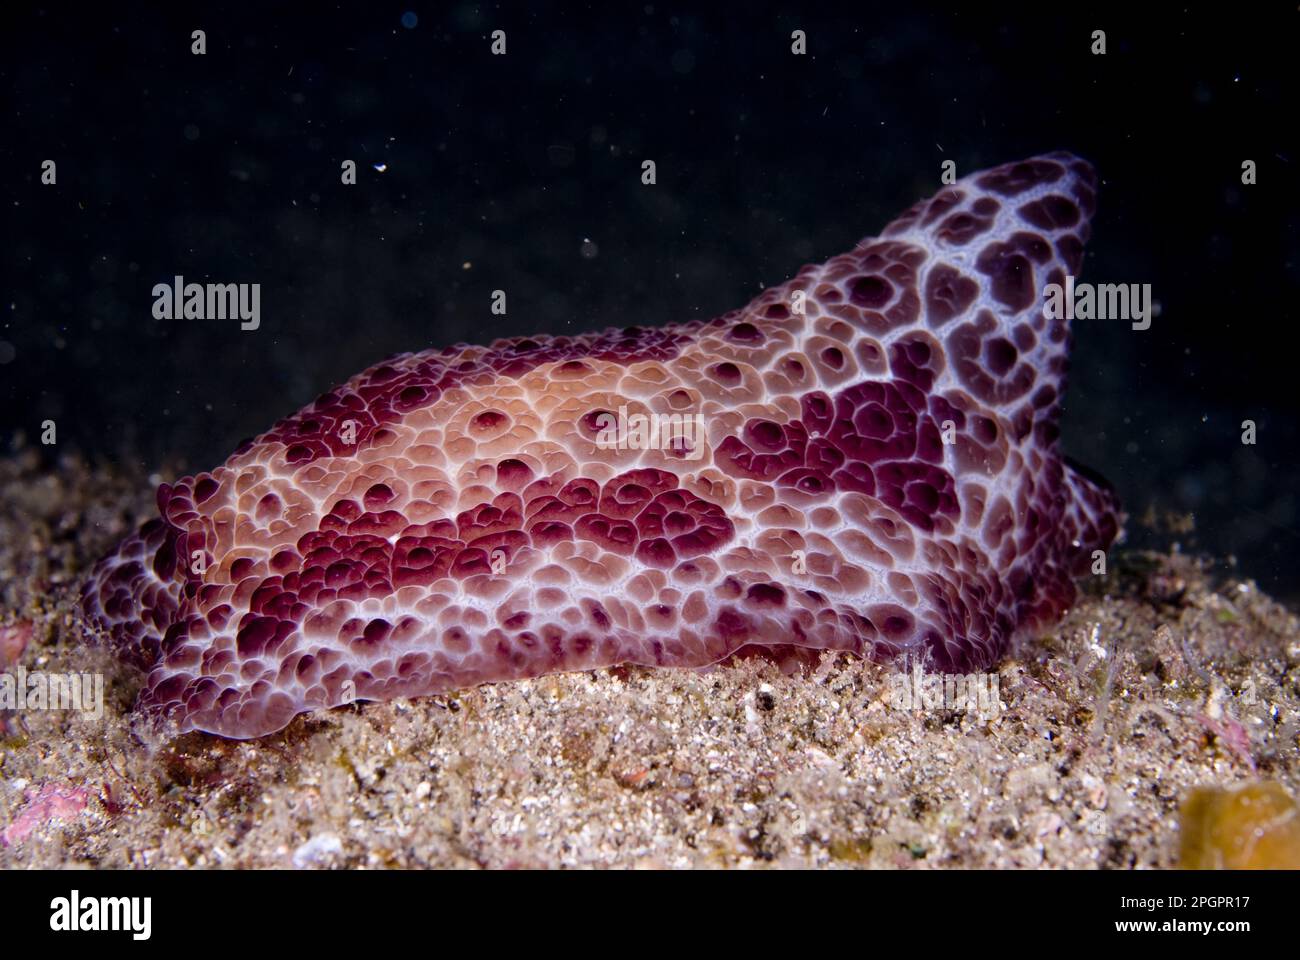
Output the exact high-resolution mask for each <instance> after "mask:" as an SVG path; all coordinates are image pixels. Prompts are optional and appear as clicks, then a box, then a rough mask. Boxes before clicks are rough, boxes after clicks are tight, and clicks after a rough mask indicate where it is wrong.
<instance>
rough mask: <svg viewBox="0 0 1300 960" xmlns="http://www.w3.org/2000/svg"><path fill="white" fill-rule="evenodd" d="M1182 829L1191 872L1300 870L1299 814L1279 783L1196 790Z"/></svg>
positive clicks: (1183, 859)
mask: <svg viewBox="0 0 1300 960" xmlns="http://www.w3.org/2000/svg"><path fill="white" fill-rule="evenodd" d="M1180 832H1181V850H1180V855H1179V865H1180V866H1182V867H1183V868H1185V869H1188V870H1300V812H1298V811H1297V808H1296V802H1295V800H1294V799H1293V798H1292V797H1291V795H1290V794H1289V793H1287V792H1286V788H1284V787H1283V786H1282V785H1281V784H1280V783H1277V782H1276V781H1265V782H1260V783H1247V784H1243V785H1241V786H1238V787H1230V788H1228V789H1220V788H1217V787H1198V788H1196V789H1195V790H1192V791H1191V792H1190V793H1189V794H1188V795H1187V798H1186V800H1184V801H1183V806H1182V812H1181V826H1180Z"/></svg>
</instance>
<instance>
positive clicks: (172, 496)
mask: <svg viewBox="0 0 1300 960" xmlns="http://www.w3.org/2000/svg"><path fill="white" fill-rule="evenodd" d="M1094 189H1095V178H1094V176H1093V174H1092V170H1091V168H1089V167H1088V165H1087V164H1086V163H1084V162H1083V161H1081V160H1078V159H1077V158H1074V157H1071V156H1069V155H1066V154H1053V155H1049V156H1045V157H1037V158H1033V159H1031V160H1028V161H1024V162H1022V163H1017V164H1009V165H1006V166H1004V167H999V168H997V169H995V170H991V171H987V172H984V173H980V174H976V175H974V176H972V177H968V178H966V179H964V180H962V181H961V182H960V183H958V184H956V185H954V186H952V187H947V188H945V189H944V190H942V191H940V193H939V194H938V195H936V196H935V197H934V198H932V199H929V200H926V201H922V202H921V203H918V204H917V205H916V206H914V207H913V208H911V209H910V210H909V211H907V212H906V213H905V214H903V216H902V217H900V218H899V219H898V220H896V221H895V222H894V223H892V224H890V225H889V226H888V227H887V228H886V229H885V231H884V233H883V234H882V236H881V237H880V238H879V239H868V240H865V241H863V242H862V243H861V244H859V245H858V246H857V247H856V248H855V249H854V250H852V251H850V252H849V253H847V254H843V255H841V256H838V257H835V258H833V259H831V260H830V261H828V262H827V263H825V264H823V265H821V266H816V267H813V266H810V267H805V268H804V269H803V270H801V271H800V272H799V274H798V275H797V276H795V277H794V278H793V279H791V280H790V281H788V282H787V283H785V284H782V285H781V286H779V287H774V288H771V289H769V290H767V291H765V292H764V293H763V294H762V295H761V296H760V297H758V298H757V299H756V300H755V301H754V302H753V303H751V304H750V305H749V306H747V307H746V308H744V309H743V310H739V311H733V312H731V313H728V314H726V315H724V316H721V317H718V318H716V319H714V320H710V321H697V322H693V323H686V324H674V325H669V326H666V327H662V328H654V329H638V328H629V329H627V330H622V331H617V330H610V331H606V332H603V333H599V334H589V335H585V336H578V337H534V338H519V339H514V340H502V341H497V342H496V343H494V344H492V345H491V346H490V347H473V346H468V345H464V344H459V345H456V346H454V347H449V348H447V349H445V350H440V351H426V352H424V353H420V354H403V355H400V356H397V357H393V358H390V359H389V360H387V361H385V362H384V363H381V364H379V365H377V366H375V367H372V368H370V369H369V370H366V371H364V372H363V373H361V374H359V375H357V376H356V377H354V378H352V380H350V381H348V383H346V384H344V385H342V386H340V387H338V388H336V389H334V390H332V391H330V392H329V393H327V394H325V395H324V396H323V397H321V398H320V399H319V400H317V401H316V402H315V403H313V404H312V405H310V406H309V407H307V408H305V409H304V410H302V411H300V412H298V413H296V414H294V415H293V416H291V417H288V418H286V419H285V420H282V421H280V422H279V423H277V424H276V425H275V426H274V427H272V428H271V430H270V431H268V432H267V433H266V434H264V435H262V436H261V437H258V438H257V439H256V440H254V441H251V442H249V443H247V444H245V445H244V446H242V447H241V448H240V449H239V450H237V451H235V453H234V454H232V456H231V457H230V459H229V460H228V461H227V462H226V463H225V464H223V465H222V466H220V467H218V468H217V469H215V470H213V471H211V472H209V473H202V474H198V475H197V476H194V477H186V478H184V479H182V480H179V481H177V482H176V483H175V484H172V485H168V484H164V485H163V486H162V487H160V488H159V491H158V509H159V517H158V518H157V519H155V520H152V521H150V522H149V523H147V524H145V525H144V526H143V527H142V528H141V530H140V531H139V532H138V533H137V534H136V535H134V536H133V537H131V538H128V539H127V540H126V541H125V542H124V543H123V544H122V545H121V547H119V549H118V550H117V551H116V552H114V553H113V554H111V555H110V556H108V557H106V558H105V559H104V560H103V561H102V562H101V564H100V565H99V566H98V567H97V568H96V570H95V572H94V574H93V575H92V577H91V578H90V580H89V581H88V583H87V585H86V588H85V603H84V605H85V610H86V613H87V615H88V618H89V619H90V621H91V622H92V623H93V624H94V625H95V626H97V627H99V628H100V629H101V630H103V631H105V632H106V633H107V635H108V636H109V638H110V640H111V642H112V643H113V644H114V645H115V647H116V648H117V649H118V651H119V652H120V653H121V655H122V656H123V657H125V658H126V659H128V660H130V661H132V662H134V663H136V664H138V665H140V666H141V667H143V668H144V669H146V670H148V671H149V678H148V681H147V683H146V685H145V688H144V691H143V692H142V694H141V697H140V702H139V710H140V713H141V715H142V716H143V717H144V718H146V719H147V721H148V722H150V723H163V722H168V723H171V724H174V726H175V727H176V728H177V729H180V730H189V729H199V730H207V731H211V732H214V733H219V734H222V735H224V736H230V737H252V736H259V735H262V734H265V733H269V732H272V731H274V730H278V729H280V728H282V727H283V726H284V725H285V724H287V723H288V722H289V720H291V719H292V718H293V716H295V715H296V714H298V713H301V712H304V711H308V710H314V709H320V708H325V707H331V706H336V705H339V704H342V703H346V702H350V701H352V700H357V699H388V698H391V697H397V696H412V695H419V694H428V693H437V692H445V691H449V690H453V689H457V688H462V687H466V686H471V685H473V684H476V683H482V682H489V681H502V680H510V679H515V678H521V677H531V676H539V675H541V674H545V673H549V672H554V671H558V670H574V669H591V668H594V667H602V666H609V665H613V664H618V663H638V664H646V665H654V666H678V667H696V666H703V665H705V664H709V663H713V662H716V661H718V660H720V659H723V658H725V657H727V656H729V655H731V654H733V653H736V652H737V651H742V650H747V649H756V648H761V649H766V650H769V651H786V650H791V649H795V650H801V651H804V652H805V653H807V652H810V651H820V650H851V651H854V652H856V653H859V654H862V655H865V656H872V657H876V658H886V657H890V656H894V655H897V654H899V653H915V654H919V655H923V656H925V657H926V658H928V659H929V660H930V661H931V663H932V664H933V665H934V666H936V667H938V668H940V669H944V670H968V669H981V668H986V667H988V666H990V665H992V664H994V663H995V662H996V661H997V660H998V659H999V658H1000V657H1001V656H1002V655H1003V654H1004V653H1005V651H1006V650H1007V648H1008V646H1009V645H1010V644H1011V643H1012V641H1013V640H1014V639H1015V638H1016V637H1017V636H1022V635H1025V634H1027V633H1029V632H1031V631H1033V630H1035V629H1038V628H1040V627H1042V626H1043V625H1045V624H1049V623H1051V622H1053V621H1054V620H1055V618H1057V617H1058V616H1059V615H1060V614H1061V612H1062V611H1063V610H1064V609H1065V608H1066V607H1067V606H1068V605H1069V604H1070V603H1071V602H1072V600H1073V597H1074V584H1073V582H1072V576H1074V575H1078V574H1082V573H1084V572H1086V571H1087V569H1088V567H1089V565H1090V563H1091V562H1092V560H1093V558H1094V552H1095V551H1098V550H1105V549H1106V548H1107V547H1108V546H1109V545H1110V543H1111V542H1112V541H1113V540H1114V538H1115V536H1116V535H1117V533H1118V530H1119V519H1120V515H1119V509H1118V504H1117V502H1116V500H1115V498H1114V495H1113V494H1112V493H1111V492H1110V490H1109V489H1108V488H1106V487H1105V486H1104V485H1099V484H1098V483H1095V482H1093V481H1092V480H1090V479H1088V478H1086V477H1085V476H1083V475H1082V474H1081V473H1079V472H1076V471H1075V470H1073V469H1071V468H1070V467H1069V466H1068V465H1067V464H1066V463H1065V462H1064V460H1063V459H1062V457H1061V455H1060V453H1059V451H1058V449H1057V421H1058V415H1059V404H1060V397H1061V392H1062V391H1063V389H1064V376H1065V369H1066V362H1067V349H1068V342H1069V331H1068V328H1067V325H1066V322H1065V321H1064V320H1059V319H1049V318H1048V317H1046V316H1045V315H1044V312H1043V309H1042V303H1043V297H1042V292H1043V289H1044V287H1045V285H1046V284H1049V283H1061V282H1063V281H1064V278H1065V275H1066V274H1067V273H1072V274H1076V275H1077V273H1078V271H1079V268H1080V266H1081V263H1082V255H1083V254H1082V251H1083V244H1084V242H1085V240H1086V239H1087V234H1088V219H1089V217H1090V216H1091V214H1092V212H1093V209H1094V205H1095V201H1094V194H1093V191H1094ZM620 409H632V410H636V411H643V412H646V413H650V414H658V415H661V416H672V415H686V416H694V415H698V416H699V417H700V418H701V420H700V422H701V423H703V424H704V427H705V429H704V433H703V434H702V435H701V436H698V437H695V438H686V439H682V438H679V439H678V441H675V442H674V443H672V444H669V445H666V446H663V447H661V448H658V449H640V448H633V449H624V448H617V449H616V448H610V447H609V446H608V445H604V444H603V443H602V441H601V433H600V430H601V428H600V424H601V422H602V419H603V416H604V415H605V414H609V413H612V412H613V411H616V410H620Z"/></svg>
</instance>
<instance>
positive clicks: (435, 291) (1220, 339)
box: [0, 2, 1300, 602]
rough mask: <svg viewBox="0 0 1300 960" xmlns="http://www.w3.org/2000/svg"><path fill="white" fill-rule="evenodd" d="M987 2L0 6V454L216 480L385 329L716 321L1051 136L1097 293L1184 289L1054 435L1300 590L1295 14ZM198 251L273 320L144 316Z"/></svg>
mask: <svg viewBox="0 0 1300 960" xmlns="http://www.w3.org/2000/svg"><path fill="white" fill-rule="evenodd" d="M983 6H987V5H973V4H963V5H961V6H959V7H958V9H957V11H951V10H949V11H939V10H931V11H921V12H902V11H888V10H876V11H870V10H866V9H862V5H853V7H852V8H851V9H846V10H844V11H840V12H835V11H834V10H833V8H829V7H825V6H819V7H818V9H819V11H820V12H816V13H814V12H811V10H810V11H809V12H801V11H800V9H799V7H798V6H797V5H784V6H774V7H765V6H761V5H760V6H755V5H753V4H745V5H743V6H741V5H736V6H732V7H725V6H722V5H713V4H710V5H707V6H700V7H699V8H698V9H692V7H690V6H687V5H670V4H664V3H658V2H656V3H653V4H645V5H634V4H628V5H626V6H624V5H612V4H611V5H606V4H597V5H593V6H591V7H587V6H580V5H568V6H566V5H549V4H529V5H527V6H517V7H511V6H497V5H476V4H457V5H442V4H439V5H416V4H401V3H399V4H395V5H394V4H386V3H367V4H358V5H347V4H344V5H340V6H339V7H336V6H334V5H330V6H328V7H327V6H326V5H323V4H311V5H300V6H292V5H291V6H287V7H280V6H274V5H270V4H263V5H260V6H252V5H250V6H247V7H232V6H221V5H211V6H208V7H205V8H200V11H199V12H178V11H176V10H171V9H168V8H166V7H163V6H161V5H159V6H158V7H157V8H154V7H153V6H152V5H150V6H146V5H122V9H120V10H92V9H90V8H89V6H87V7H85V8H83V7H82V6H81V5H73V6H72V7H71V8H67V9H61V8H56V7H53V6H47V7H35V6H30V5H23V4H5V6H4V9H3V11H2V12H0V109H2V111H3V114H2V115H3V121H4V122H3V128H2V130H0V211H2V212H0V224H2V226H3V246H2V248H0V282H2V284H3V300H2V301H0V447H2V446H7V445H8V444H9V442H10V441H11V439H12V438H14V437H15V436H17V435H18V434H19V433H22V434H25V435H26V437H27V438H28V442H29V443H30V442H31V441H32V440H33V439H34V438H35V437H36V436H37V435H38V433H39V424H40V422H41V421H42V420H45V419H47V418H51V419H54V420H55V421H56V422H57V424H58V430H59V447H58V449H59V450H68V449H78V450H81V451H83V452H85V453H87V454H90V455H92V456H96V457H101V458H106V459H115V460H121V459H123V458H129V459H131V460H133V461H136V462H140V463H143V464H146V465H147V466H148V468H149V469H156V468H158V467H161V466H163V465H164V464H167V465H170V466H172V467H176V468H179V469H184V470H197V469H203V468H207V467H211V466H214V465H215V464H217V463H219V462H220V461H221V460H223V459H224V458H225V456H226V455H227V454H228V453H229V451H230V450H231V449H233V448H234V446H235V445H236V444H237V443H238V442H239V441H240V440H241V439H243V438H244V437H247V436H251V435H253V434H255V433H258V432H260V431H262V430H263V429H265V428H266V427H268V426H270V424H271V423H272V422H273V421H274V420H276V419H278V418H279V417H281V416H283V415H285V414H288V413H290V412H291V411H293V410H295V409H297V408H298V407H299V406H301V405H303V404H304V403H306V402H308V401H310V400H311V399H312V398H313V397H314V396H316V395H317V394H319V393H321V392H323V391H324V390H326V389H328V388H329V387H330V386H332V385H333V384H335V383H337V382H339V381H342V380H343V379H345V378H347V377H348V376H350V375H351V374H353V373H355V372H357V371H359V370H360V369H362V368H363V367H365V366H368V365H370V364H371V363H373V362H375V361H376V360H378V359H380V358H381V357H383V356H385V355H387V354H390V353H393V352H397V351H402V350H419V349H423V348H425V347H430V346H435V347H436V346H444V345H447V344H450V343H453V342H456V341H460V340H469V341H477V342H485V341H487V340H490V339H492V338H494V337H497V336H508V335H517V334H531V333H539V332H550V333H557V334H558V333H570V334H571V333H579V332H583V331H586V330H590V329H595V328H600V327H604V326H609V325H617V326H625V325H631V324H638V325H643V326H645V325H655V324H660V323H666V322H670V321H680V320H689V319H693V318H698V317H710V316H713V315H715V314H718V313H721V312H723V311H725V310H728V309H730V308H733V307H737V306H740V305H741V304H743V303H745V302H746V301H747V300H749V299H750V298H751V297H752V296H754V295H755V294H757V293H758V292H759V290H760V288H761V286H763V285H771V284H774V283H779V282H781V281H783V280H785V279H786V278H788V277H789V276H791V275H792V274H793V273H794V272H795V271H796V270H797V268H798V267H799V266H800V265H801V264H803V263H805V262H816V261H821V260H823V259H825V258H827V257H829V256H831V255H834V254H837V253H840V252H842V251H844V250H846V249H848V248H849V247H851V246H852V245H853V244H854V243H855V242H856V241H858V240H859V239H861V238H862V237H863V236H865V235H868V234H872V233H875V232H876V231H877V230H879V228H881V227H882V226H883V225H884V224H885V223H886V222H887V220H889V219H890V218H891V217H892V216H893V215H894V214H896V213H898V212H900V211H901V210H902V209H903V208H905V207H906V206H908V205H910V204H911V203H912V202H913V201H915V200H916V199H919V198H920V197H922V196H925V195H928V194H930V193H932V192H933V191H934V190H935V189H936V188H937V186H938V175H939V167H940V164H941V162H942V161H943V160H946V159H952V160H955V161H956V162H957V169H958V173H959V174H965V173H968V172H970V171H973V170H975V169H978V168H980V167H983V166H988V165H994V164H997V163H1001V162H1004V161H1007V160H1013V159H1018V158H1020V157H1023V156H1026V155H1029V154H1033V153H1038V152H1043V151H1047V150H1053V149H1062V148H1063V149H1068V150H1072V151H1074V152H1076V153H1078V154H1080V155H1082V156H1084V157H1087V158H1088V159H1090V160H1091V161H1092V162H1093V163H1094V164H1095V165H1096V166H1097V168H1098V170H1099V171H1100V173H1101V176H1102V178H1103V184H1102V188H1101V192H1100V210H1099V213H1098V216H1097V218H1096V220H1095V221H1094V224H1093V239H1092V241H1091V244H1090V247H1089V255H1088V259H1087V262H1086V265H1085V267H1084V270H1083V274H1084V276H1083V279H1085V280H1091V281H1094V282H1134V283H1150V284H1152V285H1153V296H1154V299H1155V300H1157V301H1158V302H1159V304H1160V306H1161V313H1160V315H1159V316H1158V317H1156V319H1155V321H1154V324H1153V326H1152V329H1151V330H1149V331H1146V332H1133V331H1132V330H1130V329H1129V326H1128V324H1127V323H1125V322H1117V321H1110V322H1105V321H1091V322H1088V321H1079V322H1077V323H1076V326H1075V353H1074V360H1073V374H1072V382H1071V387H1070V390H1069V393H1068V394H1067V396H1066V405H1067V411H1066V422H1065V424H1064V439H1065V446H1066V449H1067V451H1068V452H1069V453H1071V454H1072V455H1073V456H1075V457H1077V458H1078V459H1080V460H1082V461H1083V462H1085V463H1087V464H1089V465H1091V466H1093V467H1095V468H1097V469H1098V470H1100V471H1101V472H1102V473H1104V474H1106V475H1107V476H1108V477H1109V478H1110V479H1111V480H1112V481H1113V482H1114V483H1115V484H1116V486H1117V487H1118V488H1119V490H1120V492H1121V494H1122V495H1123V497H1124V500H1125V502H1126V504H1127V506H1128V508H1129V510H1130V513H1132V514H1135V515H1142V514H1143V513H1145V512H1146V511H1147V510H1148V509H1149V508H1154V509H1155V511H1156V512H1157V513H1166V512H1183V513H1186V512H1190V513H1192V514H1194V516H1195V520H1196V527H1195V532H1194V533H1192V534H1190V535H1180V536H1177V537H1175V536H1174V535H1173V534H1171V533H1170V532H1168V531H1167V530H1150V529H1147V528H1146V527H1144V526H1142V525H1141V524H1138V523H1130V537H1131V540H1132V541H1133V542H1136V543H1152V544H1156V545H1167V544H1168V543H1170V542H1172V541H1173V540H1174V539H1178V540H1180V541H1181V542H1182V543H1183V544H1184V545H1185V546H1187V547H1189V548H1193V549H1197V550H1203V551H1205V552H1208V553H1212V554H1214V555H1216V556H1220V557H1226V556H1229V555H1233V556H1236V557H1237V558H1239V563H1240V565H1239V570H1240V571H1241V572H1243V573H1245V574H1246V575H1250V576H1254V577H1255V578H1257V579H1258V580H1259V581H1260V582H1261V584H1262V585H1263V586H1264V587H1265V588H1266V589H1268V590H1270V591H1272V592H1274V593H1275V594H1277V595H1280V596H1283V597H1286V598H1288V599H1290V600H1292V601H1293V602H1294V601H1295V600H1296V599H1297V598H1300V569H1297V565H1296V563H1295V562H1294V561H1295V560H1296V558H1297V554H1298V553H1300V550H1298V549H1297V547H1298V546H1300V534H1298V533H1297V493H1296V491H1297V480H1298V479H1300V457H1297V454H1296V442H1297V430H1296V422H1295V413H1296V409H1297V403H1296V395H1297V389H1298V385H1300V371H1297V354H1296V351H1295V347H1294V346H1293V344H1294V342H1295V339H1294V335H1293V331H1294V329H1295V327H1296V325H1297V323H1298V322H1300V311H1298V310H1297V291H1298V289H1300V282H1298V281H1300V233H1298V232H1297V224H1296V211H1297V199H1298V198H1300V190H1298V189H1297V176H1298V175H1300V154H1297V152H1296V126H1297V122H1296V116H1297V114H1298V113H1300V110H1298V109H1297V107H1298V103H1297V97H1296V87H1297V84H1296V79H1295V78H1296V55H1295V50H1296V41H1297V39H1300V31H1298V30H1297V26H1298V25H1300V13H1297V10H1296V8H1295V6H1294V5H1291V6H1287V5H1275V6H1274V7H1273V8H1272V9H1271V11H1270V10H1259V9H1252V8H1250V7H1243V8H1241V9H1238V8H1226V7H1223V6H1221V5H1213V6H1208V7H1207V8H1206V9H1205V10H1201V11H1196V10H1193V11H1190V12H1188V11H1184V10H1182V9H1179V8H1177V7H1172V6H1171V7H1158V6H1149V5H1146V4H1128V5H1126V6H1124V7H1118V8H1115V9H1112V10H1105V9H1102V8H1090V9H1089V10H1087V11H1086V12H1081V11H1065V12H1063V13H1053V14H1051V15H1045V14H1043V13H1036V14H1032V15H1031V14H1028V13H1026V12H1023V11H1021V12H1015V11H999V12H997V13H990V12H989V11H988V10H982V9H979V7H983ZM340 7H341V9H340ZM963 8H964V9H963ZM407 13H413V14H415V16H416V18H417V22H415V24H414V26H412V27H408V26H406V25H404V24H403V15H404V14H407ZM406 20H407V23H409V22H410V20H411V18H410V17H409V16H407V18H406ZM200 28H201V29H204V30H206V31H207V42H208V52H207V54H206V56H201V57H200V56H193V55H192V54H191V53H190V43H191V40H190V32H191V31H192V30H194V29H200ZM498 28H500V29H504V30H505V31H506V32H507V43H508V53H507V55H506V56H504V57H494V56H491V55H490V54H489V50H488V48H489V42H490V41H489V37H488V34H489V33H490V32H491V31H492V30H494V29H498ZM794 29H802V30H804V31H806V32H807V35H808V49H809V53H808V55H807V56H804V57H796V56H793V55H792V54H791V53H790V42H791V41H790V33H791V31H792V30H794ZM1094 29H1104V30H1106V32H1107V42H1108V53H1107V54H1106V55H1105V56H1104V57H1097V56H1093V55H1091V53H1090V52H1089V46H1090V43H1091V37H1090V34H1091V31H1092V30H1094ZM45 159H53V160H55V161H56V162H57V164H58V185H57V186H56V187H47V186H42V185H41V184H40V182H39V177H40V163H41V161H42V160H45ZM344 159H354V160H356V161H357V164H358V167H359V178H358V179H359V183H358V185H357V186H355V187H345V186H343V185H341V184H340V182H339V172H340V163H341V162H342V161H343V160H344ZM645 159H653V160H654V161H656V163H657V166H658V184H657V185H656V186H654V187H646V186H643V185H642V184H641V182H640V169H641V162H642V161H643V160H645ZM1245 159H1252V160H1254V161H1256V163H1257V164H1258V180H1259V182H1258V184H1257V185H1255V186H1243V185H1242V184H1241V182H1240V170H1241V163H1242V161H1243V160H1245ZM375 164H384V165H386V170H385V171H384V172H382V173H381V172H379V171H377V170H376V169H375V168H374V165H375ZM587 241H590V242H589V243H587ZM593 245H594V246H593ZM584 251H585V252H584ZM467 263H468V264H470V267H469V268H468V269H466V268H465V266H464V265H465V264H467ZM176 274H181V275H183V276H184V277H185V278H186V280H187V281H196V282H222V283H226V282H245V283H260V284H261V285H262V305H261V311H262V324H261V329H259V330H258V331H256V332H247V333H245V332H241V331H240V330H239V327H238V323H237V322H235V321H225V322H221V321H194V320H191V321H184V320H179V321H165V320H164V321H158V320H155V319H154V318H153V316H152V305H153V298H152V295H151V289H152V287H153V285H154V284H155V283H158V282H165V281H170V279H171V278H172V277H173V276H174V275H176ZM498 288H500V289H504V290H506V291H507V293H508V296H509V314H508V316H506V317H494V316H492V315H491V314H490V313H489V309H488V308H489V298H490V294H491V291H492V290H494V289H498ZM1245 419H1252V420H1254V421H1255V422H1256V423H1257V424H1258V443H1257V445H1255V446H1253V447H1251V446H1243V445H1242V443H1241V441H1240V435H1241V422H1242V421H1243V420H1245ZM45 452H46V453H47V454H48V453H50V452H51V451H48V450H47V451H45ZM50 462H51V463H52V464H53V463H54V458H53V457H51V458H50Z"/></svg>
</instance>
